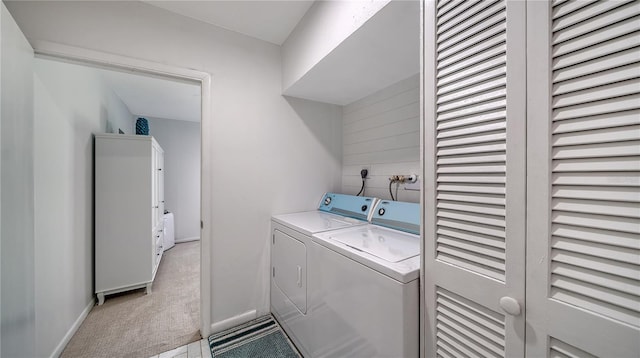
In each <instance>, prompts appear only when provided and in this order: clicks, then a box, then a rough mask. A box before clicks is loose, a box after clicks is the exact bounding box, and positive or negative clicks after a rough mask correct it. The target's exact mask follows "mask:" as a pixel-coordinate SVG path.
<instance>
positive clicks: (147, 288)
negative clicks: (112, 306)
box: [96, 282, 153, 306]
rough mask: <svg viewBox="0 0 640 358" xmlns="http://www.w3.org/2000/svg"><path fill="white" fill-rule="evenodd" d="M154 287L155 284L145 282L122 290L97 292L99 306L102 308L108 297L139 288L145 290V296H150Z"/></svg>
mask: <svg viewBox="0 0 640 358" xmlns="http://www.w3.org/2000/svg"><path fill="white" fill-rule="evenodd" d="M152 285H153V282H145V283H141V284H138V285H132V286H127V287H122V288H116V289H113V290H104V291H99V292H96V296H97V297H98V306H102V305H103V304H104V298H105V296H106V295H112V294H114V293H120V292H125V291H131V290H135V289H138V288H144V289H145V294H147V295H150V294H151V286H152Z"/></svg>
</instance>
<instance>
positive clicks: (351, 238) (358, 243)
mask: <svg viewBox="0 0 640 358" xmlns="http://www.w3.org/2000/svg"><path fill="white" fill-rule="evenodd" d="M328 236H329V238H331V239H333V240H335V241H338V242H341V243H343V244H345V245H347V246H349V247H351V248H353V249H356V250H359V251H364V252H366V253H368V254H370V255H373V256H376V257H379V258H381V259H383V260H385V261H388V262H400V261H403V260H406V259H408V258H410V257H413V256H417V255H420V241H419V240H416V237H415V236H414V235H407V234H405V233H402V232H399V231H396V230H387V229H383V228H380V227H377V226H373V225H367V226H364V227H362V228H361V229H357V230H350V231H348V232H334V233H330V234H329V235H328Z"/></svg>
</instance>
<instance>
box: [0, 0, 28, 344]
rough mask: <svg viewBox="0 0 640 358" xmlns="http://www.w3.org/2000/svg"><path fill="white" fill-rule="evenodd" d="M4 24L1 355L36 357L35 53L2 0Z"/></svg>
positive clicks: (0, 75) (0, 32)
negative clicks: (33, 71)
mask: <svg viewBox="0 0 640 358" xmlns="http://www.w3.org/2000/svg"><path fill="white" fill-rule="evenodd" d="M0 26H1V28H0V94H1V95H2V99H1V101H0V128H1V130H0V134H1V135H2V138H1V139H0V140H1V143H2V156H1V159H0V166H1V167H2V172H1V175H2V177H1V179H0V184H1V186H0V192H2V204H1V205H0V207H1V209H0V212H1V214H2V218H1V220H2V226H1V227H0V247H1V249H0V253H1V254H2V256H1V258H0V265H1V268H0V274H1V275H2V277H0V287H1V289H0V292H1V294H2V297H1V298H0V302H1V303H2V306H0V319H1V325H0V333H1V336H0V339H1V340H2V347H1V348H2V351H0V356H2V357H33V356H34V355H35V351H34V338H35V333H34V332H35V304H34V285H35V283H34V282H35V278H34V277H35V276H34V232H33V223H34V209H33V207H34V184H33V166H34V161H33V125H34V120H33V99H32V96H31V93H32V91H33V82H32V74H31V61H32V59H33V51H32V50H31V47H30V46H29V44H28V43H27V41H26V39H25V38H24V36H23V35H22V33H21V32H20V30H19V29H18V26H17V25H16V23H15V22H14V21H13V19H12V18H11V15H10V14H9V12H8V11H7V9H6V8H5V6H4V4H2V5H1V6H0Z"/></svg>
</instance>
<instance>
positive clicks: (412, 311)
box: [310, 201, 420, 357]
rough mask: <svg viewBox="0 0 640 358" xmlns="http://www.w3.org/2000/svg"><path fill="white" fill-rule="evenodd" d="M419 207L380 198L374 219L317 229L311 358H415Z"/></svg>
mask: <svg viewBox="0 0 640 358" xmlns="http://www.w3.org/2000/svg"><path fill="white" fill-rule="evenodd" d="M419 233H420V206H419V205H418V204H415V203H403V202H394V201H380V202H379V203H378V204H377V206H376V207H375V208H374V210H373V214H372V217H371V224H369V225H363V226H358V227H351V228H344V229H340V230H334V231H329V232H324V233H316V234H314V235H313V243H314V245H313V246H312V248H313V250H312V261H314V262H316V263H317V264H316V266H317V271H316V272H315V273H314V277H313V281H312V285H313V287H311V291H312V292H313V295H312V297H311V302H310V305H311V306H312V307H313V308H314V312H313V337H314V338H313V341H312V342H311V344H310V346H311V354H310V356H312V357H417V356H418V354H419V276H420V236H419Z"/></svg>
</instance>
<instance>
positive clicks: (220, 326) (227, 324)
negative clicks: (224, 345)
mask: <svg viewBox="0 0 640 358" xmlns="http://www.w3.org/2000/svg"><path fill="white" fill-rule="evenodd" d="M254 318H256V310H251V311H247V312H245V313H242V314H239V315H237V316H233V317H231V318H227V319H225V320H222V321H220V322H216V323H213V324H212V325H211V332H213V333H217V332H220V331H224V330H225V329H227V328H231V327H233V326H237V325H239V324H242V323H245V322H248V321H251V320H252V319H254ZM204 338H207V337H204Z"/></svg>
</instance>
